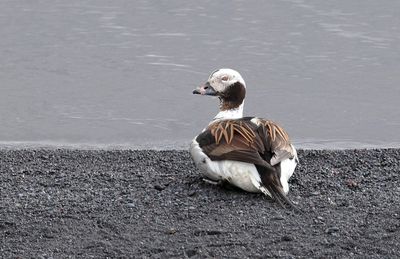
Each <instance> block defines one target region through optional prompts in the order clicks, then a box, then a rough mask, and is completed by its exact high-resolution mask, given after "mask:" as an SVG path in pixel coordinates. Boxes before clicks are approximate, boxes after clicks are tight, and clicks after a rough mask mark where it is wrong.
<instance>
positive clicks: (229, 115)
mask: <svg viewBox="0 0 400 259" xmlns="http://www.w3.org/2000/svg"><path fill="white" fill-rule="evenodd" d="M243 106H244V101H243V102H242V103H241V104H240V105H239V106H238V107H236V108H231V109H227V110H226V109H221V110H220V111H219V112H218V113H217V115H216V116H215V117H214V119H213V121H212V122H215V121H218V120H229V119H240V118H243Z"/></svg>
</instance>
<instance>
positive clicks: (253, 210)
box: [0, 149, 400, 258]
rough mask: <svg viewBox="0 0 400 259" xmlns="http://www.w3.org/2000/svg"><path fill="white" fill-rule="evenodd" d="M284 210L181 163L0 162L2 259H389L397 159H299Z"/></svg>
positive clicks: (31, 158)
mask: <svg viewBox="0 0 400 259" xmlns="http://www.w3.org/2000/svg"><path fill="white" fill-rule="evenodd" d="M299 157H300V165H299V166H298V168H297V169H296V171H295V174H294V176H293V177H292V178H291V180H290V188H291V189H290V192H289V195H288V197H289V199H290V200H292V201H293V202H294V203H295V204H296V205H297V207H298V208H299V209H301V210H302V213H300V212H296V211H293V210H290V209H283V208H282V207H280V206H279V204H278V203H276V202H273V201H272V200H271V199H269V198H267V197H265V196H264V195H262V194H251V193H245V192H242V191H238V190H232V189H225V188H223V187H219V186H214V185H210V184H209V183H206V182H204V181H203V180H202V177H201V176H200V175H199V173H198V171H197V170H196V168H195V167H194V164H193V162H192V160H191V158H190V156H189V153H188V152H187V151H131V150H113V151H101V150H88V151H83V150H68V149H59V150H47V149H43V150H32V149H31V150H7V149H3V150H0V194H1V200H0V201H1V202H0V233H1V244H0V254H1V257H2V258H31V257H32V258H68V257H70V258H75V257H80V258H106V257H109V258H117V257H122V258H207V257H215V258H269V257H272V258H400V183H399V182H400V181H399V173H400V149H379V150H339V151H322V150H300V151H299Z"/></svg>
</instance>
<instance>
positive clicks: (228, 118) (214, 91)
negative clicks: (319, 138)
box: [190, 69, 297, 204]
mask: <svg viewBox="0 0 400 259" xmlns="http://www.w3.org/2000/svg"><path fill="white" fill-rule="evenodd" d="M193 93H194V94H201V95H211V96H218V97H219V99H220V112H219V113H218V114H217V116H215V118H214V119H213V120H212V121H211V122H210V123H209V125H208V126H207V127H206V128H205V129H204V130H203V131H202V132H201V133H200V134H199V135H198V136H196V137H195V138H194V139H193V141H192V143H191V146H190V153H191V155H192V158H193V160H194V162H195V164H196V165H197V167H198V168H199V169H200V170H201V171H202V173H203V174H204V175H205V176H206V177H207V178H209V179H211V180H213V181H217V182H228V183H230V184H232V185H235V186H237V187H239V188H241V189H243V190H245V191H249V192H262V193H264V194H266V195H268V196H271V197H272V198H274V199H275V200H277V201H278V202H279V203H280V204H284V203H286V204H291V202H290V201H289V200H288V199H287V198H286V194H287V193H288V191H289V186H288V183H287V181H288V180H289V178H290V177H291V176H292V174H293V171H294V169H295V167H296V164H297V153H296V150H295V148H294V147H293V145H292V144H291V142H290V140H289V136H288V134H287V133H286V131H285V130H284V129H283V128H282V127H280V126H279V125H278V124H276V123H274V122H272V121H270V120H266V119H260V118H257V117H243V105H244V98H245V94H246V85H245V82H244V80H243V78H242V77H241V75H240V74H239V73H238V72H237V71H235V70H232V69H219V70H217V71H214V72H213V73H212V74H211V75H210V77H209V79H208V81H207V82H206V84H204V85H202V86H200V87H198V88H197V89H196V90H194V91H193Z"/></svg>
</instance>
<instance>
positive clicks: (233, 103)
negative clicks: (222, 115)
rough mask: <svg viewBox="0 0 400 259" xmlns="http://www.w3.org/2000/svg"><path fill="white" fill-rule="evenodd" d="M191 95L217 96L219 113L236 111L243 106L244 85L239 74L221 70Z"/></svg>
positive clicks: (229, 70)
mask: <svg viewBox="0 0 400 259" xmlns="http://www.w3.org/2000/svg"><path fill="white" fill-rule="evenodd" d="M193 94H201V95H211V96H218V97H219V99H220V101H221V103H220V110H221V111H226V110H232V109H238V108H239V107H242V106H243V101H244V97H245V95H246V83H245V82H244V80H243V78H242V76H241V75H240V74H239V72H237V71H235V70H233V69H229V68H222V69H218V70H215V71H214V72H212V73H211V75H210V77H209V78H208V80H207V82H206V83H205V84H204V85H201V86H199V87H197V88H196V89H195V90H194V91H193Z"/></svg>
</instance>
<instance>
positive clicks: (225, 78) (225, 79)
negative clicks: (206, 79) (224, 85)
mask: <svg viewBox="0 0 400 259" xmlns="http://www.w3.org/2000/svg"><path fill="white" fill-rule="evenodd" d="M228 79H229V78H228V76H223V77H222V78H221V80H222V81H228Z"/></svg>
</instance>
